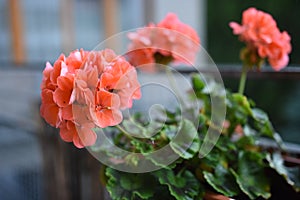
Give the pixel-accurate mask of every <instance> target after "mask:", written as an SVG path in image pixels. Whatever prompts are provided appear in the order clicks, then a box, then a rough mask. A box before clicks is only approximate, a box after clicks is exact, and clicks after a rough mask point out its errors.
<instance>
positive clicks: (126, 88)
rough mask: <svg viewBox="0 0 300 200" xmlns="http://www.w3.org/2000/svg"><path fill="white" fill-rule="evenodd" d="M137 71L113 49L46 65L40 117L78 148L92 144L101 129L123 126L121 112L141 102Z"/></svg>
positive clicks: (76, 54) (79, 54)
mask: <svg viewBox="0 0 300 200" xmlns="http://www.w3.org/2000/svg"><path fill="white" fill-rule="evenodd" d="M140 96H141V93H140V84H139V82H138V80H137V74H136V70H135V68H134V67H133V66H132V65H130V64H129V63H128V62H127V61H126V60H125V59H124V58H123V57H120V56H117V55H116V54H115V53H114V52H113V51H112V50H109V49H106V50H103V51H92V52H87V51H83V50H80V51H78V50H76V51H73V52H71V53H70V55H69V56H68V57H65V56H64V55H61V56H60V57H59V58H58V60H57V61H56V62H55V63H54V65H53V66H52V65H51V64H50V63H47V64H46V68H45V69H44V71H43V81H42V84H41V99H42V104H41V108H40V112H41V116H42V117H43V118H44V119H45V121H46V122H47V123H49V124H50V125H51V126H54V127H56V128H59V129H60V136H61V138H62V139H63V140H64V141H66V142H73V143H74V145H75V146H76V147H78V148H82V147H84V146H90V145H93V144H94V143H95V141H96V139H97V135H96V134H95V132H94V131H93V128H95V127H96V126H98V127H101V128H104V127H107V126H115V125H117V124H119V123H120V122H121V121H122V119H123V117H122V113H121V110H122V109H125V108H129V107H131V106H132V100H133V99H139V98H140Z"/></svg>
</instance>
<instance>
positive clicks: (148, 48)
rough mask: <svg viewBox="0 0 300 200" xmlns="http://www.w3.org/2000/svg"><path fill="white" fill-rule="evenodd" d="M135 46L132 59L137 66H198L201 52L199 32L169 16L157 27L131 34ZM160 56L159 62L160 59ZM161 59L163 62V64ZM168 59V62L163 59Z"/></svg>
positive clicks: (149, 26)
mask: <svg viewBox="0 0 300 200" xmlns="http://www.w3.org/2000/svg"><path fill="white" fill-rule="evenodd" d="M128 38H129V39H130V40H131V43H130V45H129V48H128V53H127V56H128V59H129V61H130V63H132V64H133V65H134V66H137V67H138V66H141V65H144V64H149V65H148V66H147V70H149V66H151V64H153V63H162V64H167V63H169V62H171V61H172V62H174V63H176V62H177V63H184V64H188V65H191V64H193V63H194V61H195V58H196V53H197V51H198V50H199V45H200V39H199V37H198V34H197V32H196V31H195V30H194V29H193V28H192V27H190V26H189V25H187V24H184V23H182V22H181V21H180V20H179V19H178V17H177V16H176V15H175V14H173V13H169V14H168V15H167V16H166V17H165V18H164V19H163V20H162V21H161V22H159V23H158V24H157V25H155V24H153V23H150V24H149V25H148V26H147V27H144V28H141V29H139V30H138V31H136V32H131V33H129V34H128ZM157 54H160V56H159V58H158V57H156V55H157ZM160 58H161V60H159V59H160ZM166 58H169V59H167V62H165V61H163V59H166Z"/></svg>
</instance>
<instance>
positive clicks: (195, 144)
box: [170, 119, 200, 159]
mask: <svg viewBox="0 0 300 200" xmlns="http://www.w3.org/2000/svg"><path fill="white" fill-rule="evenodd" d="M170 146H171V148H172V149H173V151H174V152H175V153H177V154H178V155H179V156H180V157H181V158H184V159H190V158H192V157H194V155H195V154H196V153H198V152H199V148H200V139H199V137H198V133H197V130H196V128H195V126H194V124H193V123H192V122H191V121H189V120H187V119H183V120H182V123H181V126H180V129H179V130H178V133H177V134H176V136H175V137H174V138H173V139H172V140H171V142H170Z"/></svg>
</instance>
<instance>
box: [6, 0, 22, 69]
mask: <svg viewBox="0 0 300 200" xmlns="http://www.w3.org/2000/svg"><path fill="white" fill-rule="evenodd" d="M9 15H10V25H11V26H10V32H11V42H12V51H13V62H14V63H15V64H24V63H25V60H26V58H25V49H24V39H23V23H22V18H23V16H22V12H21V7H20V2H19V0H9Z"/></svg>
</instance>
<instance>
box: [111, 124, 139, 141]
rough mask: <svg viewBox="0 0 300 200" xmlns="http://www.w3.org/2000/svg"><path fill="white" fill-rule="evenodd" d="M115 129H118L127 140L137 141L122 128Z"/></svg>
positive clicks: (118, 126)
mask: <svg viewBox="0 0 300 200" xmlns="http://www.w3.org/2000/svg"><path fill="white" fill-rule="evenodd" d="M115 127H116V128H117V129H119V130H120V131H121V132H122V133H124V134H125V136H126V137H127V138H128V139H131V140H137V139H136V138H135V137H132V136H131V134H130V133H128V132H127V131H126V130H125V129H124V128H123V127H122V126H120V125H116V126H115Z"/></svg>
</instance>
